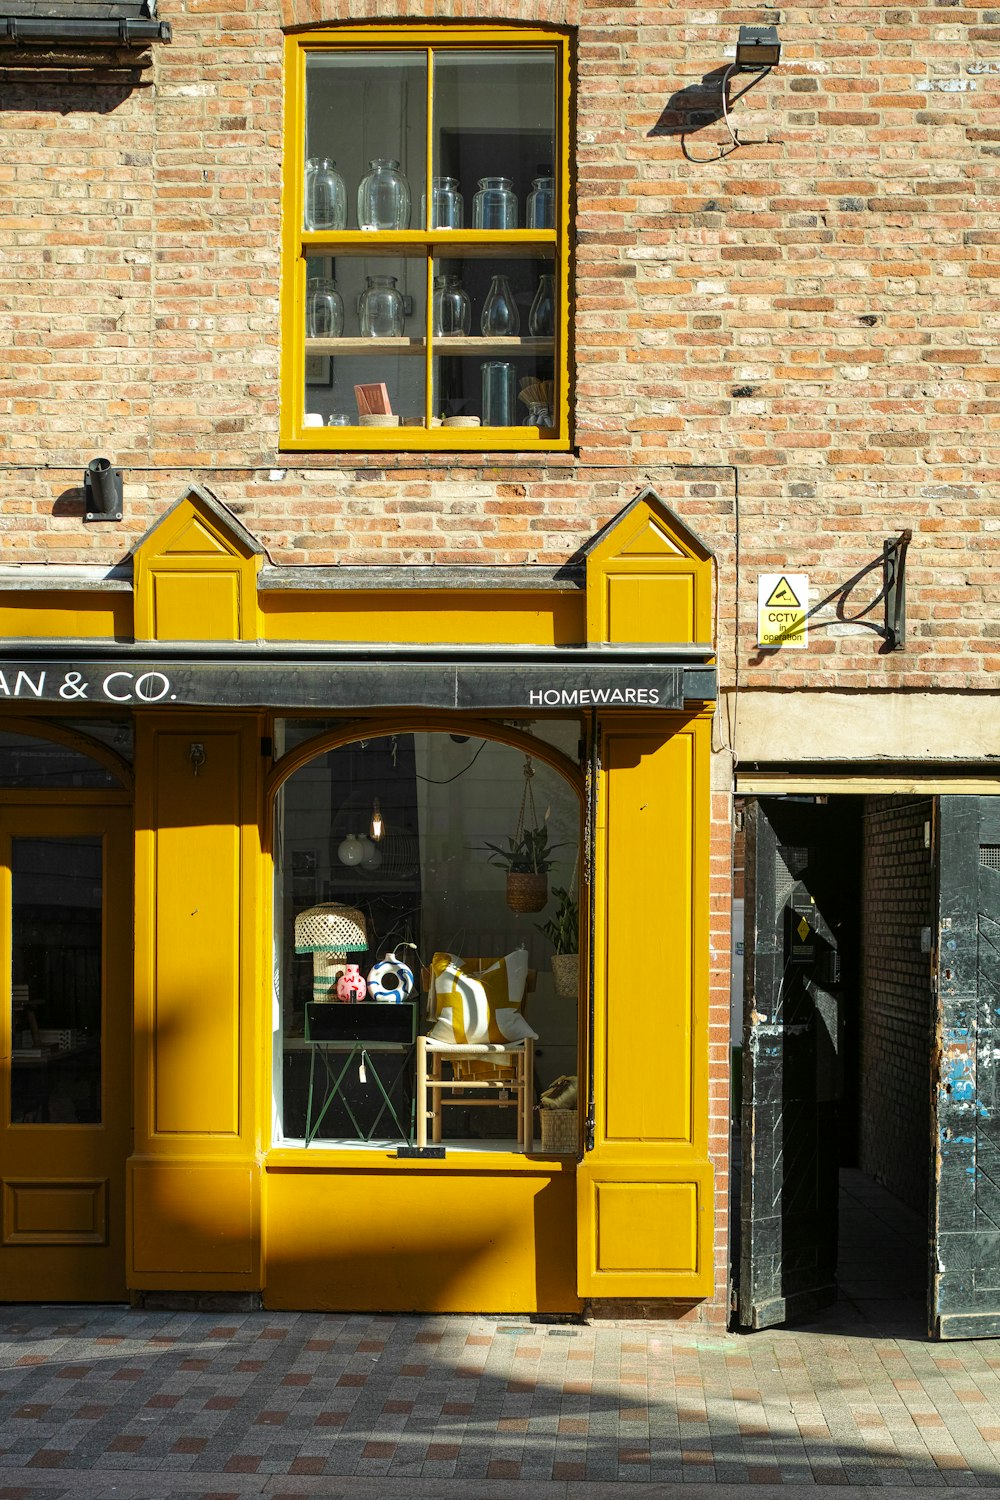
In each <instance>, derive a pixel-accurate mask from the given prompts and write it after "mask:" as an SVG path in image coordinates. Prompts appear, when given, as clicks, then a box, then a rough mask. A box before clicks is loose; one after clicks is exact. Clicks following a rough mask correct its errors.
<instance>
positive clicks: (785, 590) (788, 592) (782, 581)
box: [767, 578, 802, 609]
mask: <svg viewBox="0 0 1000 1500" xmlns="http://www.w3.org/2000/svg"><path fill="white" fill-rule="evenodd" d="M767 607H768V609H780V608H784V609H801V608H802V604H801V602H800V601H799V600H798V599H796V597H795V590H794V589H793V588H792V585H791V584H790V583H789V582H788V579H787V578H779V580H778V583H777V586H776V587H775V588H773V589H772V590H771V597H770V598H769V599H768V601H767Z"/></svg>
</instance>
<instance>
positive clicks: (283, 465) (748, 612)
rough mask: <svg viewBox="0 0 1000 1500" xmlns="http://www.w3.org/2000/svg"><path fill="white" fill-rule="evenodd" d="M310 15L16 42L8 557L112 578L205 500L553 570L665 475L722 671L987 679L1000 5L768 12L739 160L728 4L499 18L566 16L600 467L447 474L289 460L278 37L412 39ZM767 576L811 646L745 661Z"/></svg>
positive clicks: (306, 557)
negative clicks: (105, 519)
mask: <svg viewBox="0 0 1000 1500" xmlns="http://www.w3.org/2000/svg"><path fill="white" fill-rule="evenodd" d="M296 3H298V0H296ZM296 3H292V0H286V4H285V6H284V9H283V8H282V6H281V5H280V4H279V3H278V0H264V3H263V4H262V5H259V6H254V7H252V8H251V7H249V6H248V5H247V4H246V0H197V3H194V0H163V4H162V6H161V15H162V16H163V18H164V19H168V20H169V21H170V22H171V23H172V25H173V28H174V41H173V43H172V44H171V45H169V46H157V47H155V48H154V49H153V51H152V63H151V66H150V67H149V68H147V69H145V70H144V71H142V72H135V71H132V72H129V71H128V70H127V69H125V68H123V67H122V61H123V60H122V58H120V57H116V56H115V55H114V54H111V53H109V54H105V55H103V66H98V67H97V68H96V70H95V71H93V72H91V73H88V74H86V75H82V74H80V73H79V72H72V71H69V70H61V71H60V70H59V69H58V68H56V67H47V68H45V69H42V70H41V71H39V70H37V69H36V70H34V71H29V72H26V71H25V70H24V69H23V68H22V67H20V66H19V65H18V64H19V63H20V62H23V61H24V58H23V55H18V54H12V53H9V52H5V54H4V59H3V67H2V68H0V81H2V83H3V85H4V88H3V91H2V96H0V127H2V137H0V139H2V142H3V147H2V150H0V184H2V185H3V186H2V189H0V193H2V196H0V233H2V234H3V236H4V242H5V245H6V247H7V255H6V256H5V259H4V266H3V268H2V269H0V312H2V314H3V316H4V318H5V320H7V321H8V322H9V326H10V327H11V329H12V340H11V345H12V347H11V350H10V358H9V359H7V360H6V361H5V362H4V368H3V369H2V370H0V417H2V420H0V464H5V465H6V467H5V468H0V483H2V485H3V495H4V505H3V508H2V512H0V558H2V560H4V561H8V562H10V561H34V560H45V559H49V558H53V559H58V560H60V561H71V560H77V561H91V562H96V561H105V560H106V561H108V562H114V561H117V560H119V559H120V558H121V557H122V556H123V555H124V554H125V553H126V552H127V550H128V547H129V545H130V543H131V542H133V541H134V540H135V539H136V537H137V536H138V535H140V534H141V532H142V530H143V529H144V528H145V526H146V525H147V524H148V522H149V521H150V520H151V519H152V518H153V517H155V515H157V514H159V513H161V512H162V510H163V509H164V508H165V507H166V506H167V505H168V504H169V503H170V502H171V501H172V500H173V499H174V498H175V497H176V495H177V494H178V493H179V492H180V490H181V488H182V487H183V484H184V482H185V481H186V480H187V479H189V478H194V479H197V480H198V481H199V482H201V483H203V484H205V485H206V486H207V487H208V488H209V489H210V490H213V491H214V492H216V493H218V494H220V495H221V496H222V497H223V498H224V499H226V500H227V501H228V502H230V503H235V504H237V505H238V506H241V507H245V509H244V510H243V514H244V517H245V519H246V521H247V524H248V525H250V526H252V527H253V528H254V529H255V530H256V531H257V532H258V534H259V535H260V536H261V539H262V541H264V543H265V544H266V545H267V546H268V547H269V548H270V549H271V550H272V553H273V555H274V556H275V557H276V559H277V560H279V561H285V560H287V561H316V562H320V561H327V560H329V559H331V558H333V559H335V560H345V561H350V562H354V563H364V562H386V561H389V560H391V559H392V558H394V557H395V558H398V559H399V561H400V562H409V561H412V560H416V559H421V560H422V559H425V558H427V557H428V556H433V557H434V558H435V559H437V560H440V561H447V560H449V559H451V558H461V559H462V560H465V559H467V558H468V557H470V556H472V557H474V558H475V559H476V560H482V561H489V560H495V561H497V562H512V561H518V562H520V561H538V562H544V563H551V562H553V561H561V560H563V559H564V558H565V557H566V556H568V555H571V554H572V553H573V552H574V551H575V549H576V548H577V547H578V546H579V545H580V544H581V543H582V542H583V541H584V539H585V538H586V537H587V536H589V535H590V534H592V532H593V531H594V530H595V529H596V528H597V527H598V526H599V525H601V524H602V523H603V522H604V521H605V520H607V518H608V517H609V516H610V515H612V514H613V513H614V512H615V511H616V510H617V509H618V508H619V507H620V506H621V505H622V504H623V503H625V501H627V500H628V499H629V498H630V497H631V495H632V494H634V493H635V492H636V491H637V490H638V489H639V488H640V487H641V485H642V484H643V483H651V484H653V486H654V487H655V488H657V489H659V490H660V491H661V492H663V493H665V494H667V496H668V497H670V498H672V499H674V498H676V497H678V496H682V497H683V499H684V502H685V503H684V506H683V514H684V516H685V519H688V520H690V521H691V522H692V523H693V524H694V525H695V526H696V527H697V528H698V529H699V530H700V531H701V532H702V534H703V535H704V537H705V540H706V541H707V542H708V543H709V544H710V545H712V546H714V547H716V548H718V549H720V563H721V568H720V578H721V594H720V614H719V629H720V636H721V637H722V639H724V640H725V641H727V642H735V641H737V633H738V648H737V650H736V652H735V653H733V654H731V655H730V657H729V659H728V660H727V661H724V663H723V669H724V681H729V680H731V679H732V677H733V674H734V671H735V669H736V667H737V665H738V666H739V668H740V670H741V685H742V686H744V687H748V688H751V687H761V688H769V687H780V688H783V689H784V688H789V687H800V686H809V687H817V686H819V687H822V686H830V685H833V684H834V683H836V684H837V685H838V686H842V687H855V688H859V689H872V688H876V689H878V688H885V689H894V688H912V687H914V686H926V685H932V686H935V687H942V688H957V689H962V688H967V687H976V686H982V685H983V684H984V683H985V682H987V681H991V680H992V674H994V673H995V672H996V670H997V669H998V667H1000V647H998V644H997V632H998V627H997V625H996V622H995V620H994V619H992V618H991V611H992V604H993V601H994V599H995V589H996V563H995V561H994V558H995V554H996V548H994V547H992V546H991V542H992V540H993V537H994V536H995V534H996V532H997V531H998V529H1000V497H998V496H997V495H996V494H995V493H994V491H993V487H992V478H993V475H994V474H995V472H996V464H997V457H998V445H1000V424H998V420H997V418H998V416H1000V401H998V400H997V399H995V396H996V393H995V384H996V381H997V378H998V374H1000V346H998V344H997V341H996V337H995V328H994V321H995V315H994V308H993V300H992V298H991V296H990V286H991V277H995V275H996V270H997V266H996V254H997V250H996V246H997V243H998V242H1000V222H998V215H997V211H996V203H995V195H992V182H993V179H994V176H995V171H996V156H997V153H998V152H1000V130H998V128H997V125H996V99H997V89H998V86H1000V73H998V68H1000V64H998V63H997V62H996V59H995V55H994V54H995V51H996V44H997V41H998V39H1000V26H998V25H997V21H996V14H997V13H996V12H995V11H992V10H987V9H983V8H981V7H978V6H965V5H949V6H947V7H942V6H928V7H925V8H921V7H917V8H907V9H904V10H901V9H898V8H890V7H883V6H880V5H866V6H862V7H860V8H858V9H856V10H855V11H853V12H852V13H851V16H850V20H849V23H848V22H847V21H846V20H845V17H844V15H843V12H842V10H841V9H840V8H838V7H835V6H833V5H832V4H818V5H816V6H813V7H810V8H806V9H801V8H800V9H793V10H791V11H788V12H781V13H780V15H779V13H773V16H772V13H771V12H759V13H758V12H755V13H754V14H753V16H752V17H751V19H753V20H767V19H771V18H773V19H777V20H779V21H780V29H781V35H782V41H783V56H782V62H781V66H780V67H779V68H778V69H776V70H775V71H774V72H772V73H771V74H770V75H768V76H767V77H765V78H763V79H761V80H759V81H757V82H755V83H754V84H753V87H751V88H750V90H749V92H748V93H747V94H746V95H745V96H744V97H743V98H742V99H740V100H739V101H738V102H734V104H733V114H732V118H733V121H734V123H735V125H736V126H737V128H738V131H739V134H740V139H741V141H742V142H743V144H742V145H741V146H740V147H739V148H738V149H735V150H734V149H731V146H732V143H731V141H730V139H729V136H728V134H727V132H726V130H725V128H724V125H723V123H722V121H721V119H720V108H719V100H720V94H719V84H720V80H721V75H722V70H723V67H724V65H725V64H726V62H727V60H728V59H729V58H730V57H731V55H732V44H733V42H734V39H735V33H736V27H737V25H738V23H739V20H740V19H743V18H744V17H743V13H742V12H740V13H730V12H726V13H724V14H722V13H719V12H715V11H705V10H696V9H692V8H687V9H685V8H683V7H682V8H679V9H676V10H674V11H673V12H663V11H649V10H647V9H646V8H644V7H643V6H641V5H638V4H621V5H615V6H614V7H613V8H611V9H607V8H605V7H602V6H598V5H581V4H579V3H577V0H572V4H570V3H569V0H566V3H565V4H559V3H557V0H523V3H521V4H519V3H517V0H512V3H511V4H509V5H506V6H503V7H500V9H501V10H502V11H503V14H504V16H505V18H507V19H510V20H517V19H518V18H523V19H525V20H530V21H536V20H537V19H538V18H543V19H551V20H554V21H560V20H564V21H566V22H568V23H569V24H572V25H574V26H575V25H576V24H577V23H579V28H578V30H577V31H576V36H577V39H578V47H577V53H576V107H575V111H574V120H575V132H576V133H575V158H576V163H577V182H576V189H577V193H576V247H575V255H574V274H575V285H576V304H575V318H574V327H575V339H576V343H575V351H574V353H575V365H576V381H575V436H576V442H577V447H576V449H575V451H574V452H573V453H572V454H570V455H567V456H566V458H565V459H552V460H550V461H548V462H547V463H546V464H545V465H538V464H536V463H534V462H527V461H525V460H524V459H523V458H519V457H518V455H509V456H507V457H505V458H502V459H500V460H498V461H494V460H492V459H491V460H489V461H488V462H486V463H484V462H482V461H478V460H477V459H476V458H475V456H467V457H464V458H461V459H454V460H453V459H449V458H443V459H442V460H440V461H437V462H435V463H428V464H424V463H420V462H417V463H414V462H413V460H412V459H404V458H401V457H395V458H393V457H389V458H381V457H380V458H377V459H376V460H375V461H374V463H372V462H369V461H367V460H366V459H365V458H364V456H363V455H362V456H359V455H352V456H350V457H345V458H344V459H338V458H336V457H329V456H327V457H323V458H315V457H313V456H310V455H295V456H294V458H292V457H290V456H288V457H286V456H283V455H282V454H281V453H280V452H279V450H278V447H277V417H278V404H279V385H278V376H279V368H278V356H279V338H280V331H279V327H278V291H279V283H280V264H279V254H278V231H279V219H280V181H281V157H280V137H281V125H282V113H281V111H282V77H281V50H280V47H281V40H282V32H281V27H282V24H283V22H284V23H285V24H292V23H295V22H299V23H301V22H303V21H305V22H317V21H319V20H321V19H324V18H326V19H330V20H333V21H336V20H338V19H341V18H347V17H350V16H352V15H353V16H354V17H356V18H362V19H363V18H365V17H366V16H373V15H375V14H381V15H384V16H385V17H386V18H387V19H389V18H393V17H398V16H399V15H401V14H402V15H404V16H405V7H403V6H402V5H401V4H400V3H399V0H395V3H392V4H390V3H388V0H386V3H382V0H364V3H363V4H362V3H361V0H357V4H354V3H352V0H328V3H326V4H325V5H324V4H321V3H320V0H308V3H306V0H301V6H304V9H302V8H301V6H300V8H299V9H296ZM426 8H427V7H426V5H424V4H423V3H421V5H420V6H419V7H417V10H416V11H415V12H414V13H415V14H416V13H417V11H419V12H420V13H423V12H424V11H425V10H426ZM434 10H435V14H436V15H438V16H444V17H447V16H448V15H451V14H455V15H461V16H464V17H466V18H472V17H474V16H481V17H484V18H487V17H492V16H494V15H496V14H498V13H499V11H498V6H497V4H496V3H492V0H441V3H440V4H437V5H435V7H434ZM748 14H749V13H748ZM750 81H751V80H750V79H749V78H748V77H747V75H741V76H739V77H738V78H737V79H736V80H735V85H736V87H737V88H742V87H743V86H744V84H745V83H747V82H750ZM991 195H992V196H991ZM98 452H108V453H110V454H111V456H113V457H114V458H115V459H116V460H117V461H118V462H120V463H122V465H123V466H124V467H125V469H126V472H127V479H126V496H127V506H128V518H127V520H126V522H125V523H123V524H122V525H121V526H118V527H112V528H107V527H105V528H100V529H94V528H91V529H89V530H88V529H87V528H86V527H84V526H83V525H82V524H81V520H80V516H81V509H82V496H81V492H80V477H79V476H80V474H81V472H82V468H83V465H84V463H85V462H86V461H87V459H88V458H89V457H92V456H93V455H94V454H95V453H98ZM278 471H281V478H280V479H279V478H273V477H272V475H273V474H274V473H276V472H278ZM703 487H704V488H703ZM720 495H724V496H725V503H723V504H718V505H714V504H711V503H709V504H707V505H702V504H700V503H699V502H700V501H701V499H702V498H707V499H708V500H709V501H711V500H712V497H713V496H720ZM904 526H911V527H912V528H913V530H914V533H915V538H914V545H913V547H912V548H911V552H910V564H909V599H908V616H909V632H910V644H909V648H908V650H907V651H906V652H905V653H896V654H890V655H879V653H878V645H879V644H880V637H879V635H878V634H877V631H876V629H875V628H874V627H875V626H877V623H878V616H879V612H878V608H877V607H875V608H872V607H871V606H872V601H873V600H874V599H875V596H876V595H877V593H878V589H879V585H880V576H881V575H880V571H879V568H878V561H879V558H880V556H881V549H882V543H883V541H884V539H885V538H887V537H889V536H893V535H895V534H897V533H898V532H899V530H900V529H902V528H903V527H904ZM737 535H738V537H739V549H738V554H737V553H736V552H734V549H733V542H734V540H735V539H736V537H737ZM873 565H874V568H873ZM871 568H873V571H870V572H868V573H865V569H871ZM774 569H789V570H794V571H799V572H808V573H809V574H810V577H811V582H812V603H813V605H814V607H815V606H818V611H817V614H816V616H815V617H814V621H813V630H812V641H811V644H810V648H809V651H808V652H806V653H802V652H778V653H770V654H768V655H767V656H763V657H762V656H761V655H760V654H759V653H758V652H756V650H755V649H754V647H753V641H754V638H755V580H756V575H757V573H758V572H760V571H771V570H774ZM859 575H861V576H859Z"/></svg>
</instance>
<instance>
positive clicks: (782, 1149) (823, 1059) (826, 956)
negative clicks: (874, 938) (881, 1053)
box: [739, 798, 856, 1328]
mask: <svg viewBox="0 0 1000 1500" xmlns="http://www.w3.org/2000/svg"><path fill="white" fill-rule="evenodd" d="M851 826H852V825H851V823H850V820H849V819H846V818H845V816H844V813H843V811H842V810H841V808H839V807H836V808H835V807H831V806H826V805H821V804H815V803H807V802H796V801H793V800H791V799H788V800H782V799H777V798H768V799H765V800H762V801H760V802H751V803H749V804H748V807H747V810H746V903H745V912H746V924H745V931H746V942H745V952H746V957H745V960H744V1001H745V1005H744V1033H743V1080H744V1081H743V1110H742V1123H741V1131H742V1154H743V1167H742V1173H743V1176H742V1202H741V1214H740V1285H739V1320H740V1323H741V1325H742V1326H743V1327H745V1328H766V1327H770V1326H772V1325H773V1324H776V1323H782V1322H786V1321H788V1320H789V1319H790V1318H793V1317H796V1316H801V1315H802V1314H804V1313H806V1312H809V1311H811V1310H813V1309H815V1308H818V1307H823V1306H826V1305H827V1304H829V1303H831V1302H832V1301H833V1300H834V1298H835V1296H836V1254H837V1188H838V1181H837V1179H838V1164H839V1163H838V1156H839V1141H838V1118H837V1115H838V1100H839V1098H840V1095H841V1093H842V1081H841V1032H842V1025H843V1020H842V990H843V984H844V954H843V951H842V950H843V947H844V936H845V933H846V932H847V931H849V930H851V929H852V928H853V922H852V921H851V920H849V918H850V917H851V916H852V914H853V906H852V902H854V901H855V900H856V897H855V895H854V892H855V891H856V880H853V881H852V879H851V870H852V850H853V836H852V833H851Z"/></svg>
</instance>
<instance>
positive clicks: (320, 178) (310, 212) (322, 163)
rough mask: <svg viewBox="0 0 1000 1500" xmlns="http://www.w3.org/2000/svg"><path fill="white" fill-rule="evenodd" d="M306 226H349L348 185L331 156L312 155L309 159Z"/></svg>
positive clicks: (315, 227)
mask: <svg viewBox="0 0 1000 1500" xmlns="http://www.w3.org/2000/svg"><path fill="white" fill-rule="evenodd" d="M305 227H306V229H314V230H315V229H346V228H347V188H346V187H345V186H344V179H343V178H342V177H341V175H340V173H339V172H338V171H337V163H336V162H335V161H331V159H330V158H329V157H328V156H324V157H318V156H311V157H310V158H309V160H308V161H307V162H306V179H305Z"/></svg>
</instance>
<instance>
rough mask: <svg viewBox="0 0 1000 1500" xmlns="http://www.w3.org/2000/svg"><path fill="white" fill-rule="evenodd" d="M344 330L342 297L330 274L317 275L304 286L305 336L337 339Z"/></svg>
mask: <svg viewBox="0 0 1000 1500" xmlns="http://www.w3.org/2000/svg"><path fill="white" fill-rule="evenodd" d="M343 331H344V299H343V297H342V296H341V295H340V293H339V292H338V291H337V283H336V282H335V281H334V280H333V278H332V277H331V276H317V277H314V278H313V280H311V281H310V282H309V283H308V284H307V286H306V338H308V339H339V338H340V336H341V334H342V333H343Z"/></svg>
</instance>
